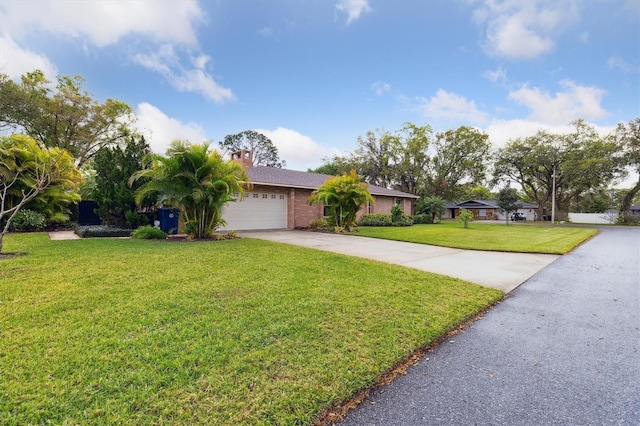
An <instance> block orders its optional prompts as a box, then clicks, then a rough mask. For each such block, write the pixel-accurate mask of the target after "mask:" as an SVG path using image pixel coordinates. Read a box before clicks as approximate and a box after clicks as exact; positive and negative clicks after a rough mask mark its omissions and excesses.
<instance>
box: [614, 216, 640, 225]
mask: <svg viewBox="0 0 640 426" xmlns="http://www.w3.org/2000/svg"><path fill="white" fill-rule="evenodd" d="M616 223H617V224H618V225H632V226H635V225H640V218H638V217H636V216H632V215H626V214H619V215H618V220H617V222H616Z"/></svg>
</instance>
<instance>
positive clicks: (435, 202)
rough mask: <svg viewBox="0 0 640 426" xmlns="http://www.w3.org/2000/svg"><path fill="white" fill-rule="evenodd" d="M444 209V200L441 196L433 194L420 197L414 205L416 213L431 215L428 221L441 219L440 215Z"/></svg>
mask: <svg viewBox="0 0 640 426" xmlns="http://www.w3.org/2000/svg"><path fill="white" fill-rule="evenodd" d="M446 210H447V204H446V202H445V201H444V200H443V199H442V198H440V197H438V196H435V195H434V196H432V197H426V198H421V199H420V200H418V204H417V205H416V213H417V214H427V215H431V222H429V223H435V222H436V221H440V219H442V215H443V214H444V212H445V211H446ZM436 219H437V220H436Z"/></svg>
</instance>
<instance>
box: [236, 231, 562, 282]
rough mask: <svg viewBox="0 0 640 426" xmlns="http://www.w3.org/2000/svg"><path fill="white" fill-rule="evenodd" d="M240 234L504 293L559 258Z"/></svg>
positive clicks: (314, 235) (313, 235) (319, 236)
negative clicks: (397, 267)
mask: <svg viewBox="0 0 640 426" xmlns="http://www.w3.org/2000/svg"><path fill="white" fill-rule="evenodd" d="M241 236H242V237H244V238H258V239H262V240H269V241H275V242H280V243H286V244H294V245H298V246H303V247H310V248H315V249H319V250H324V251H331V252H335V253H341V254H346V255H349V256H356V257H362V258H365V259H373V260H379V261H381V262H387V263H393V264H397V265H402V266H406V267H409V268H414V269H420V270H423V271H428V272H435V273H438V274H443V275H448V276H450V277H455V278H460V279H463V280H466V281H471V282H474V283H477V284H480V285H483V286H486V287H493V288H497V289H500V290H502V291H504V292H505V293H508V292H510V291H512V290H513V289H514V288H516V287H518V286H519V285H520V284H522V283H523V282H525V281H526V280H528V279H529V278H530V277H531V276H533V275H534V274H536V273H537V272H538V271H540V270H541V269H543V268H545V267H546V266H548V265H549V264H551V263H553V262H554V261H555V260H556V259H557V258H558V257H560V256H557V255H549V254H523V253H501V252H491V251H478V250H461V249H452V248H446V247H436V246H428V245H424V244H415V243H405V242H401V241H389V240H381V239H377V238H366V237H354V236H350V235H336V234H325V233H321V232H309V231H289V230H288V231H251V232H249V231H243V232H241Z"/></svg>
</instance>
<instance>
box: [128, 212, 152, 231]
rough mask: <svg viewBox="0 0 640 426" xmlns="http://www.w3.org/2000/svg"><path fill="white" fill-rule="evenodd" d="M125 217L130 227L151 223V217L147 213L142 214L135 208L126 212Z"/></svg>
mask: <svg viewBox="0 0 640 426" xmlns="http://www.w3.org/2000/svg"><path fill="white" fill-rule="evenodd" d="M124 217H125V222H126V223H127V226H129V227H130V228H139V227H142V226H145V225H148V224H149V223H150V221H149V218H148V217H147V216H146V215H144V214H140V213H138V212H137V211H135V210H127V211H126V212H125V213H124Z"/></svg>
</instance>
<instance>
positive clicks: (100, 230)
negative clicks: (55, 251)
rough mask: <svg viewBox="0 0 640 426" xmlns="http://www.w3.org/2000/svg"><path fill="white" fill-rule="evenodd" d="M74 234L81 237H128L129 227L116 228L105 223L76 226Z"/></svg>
mask: <svg viewBox="0 0 640 426" xmlns="http://www.w3.org/2000/svg"><path fill="white" fill-rule="evenodd" d="M75 232H76V234H78V235H79V236H80V237H82V238H92V237H129V236H130V235H131V232H132V230H131V229H124V228H116V227H113V226H106V225H90V226H77V227H76V229H75Z"/></svg>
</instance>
